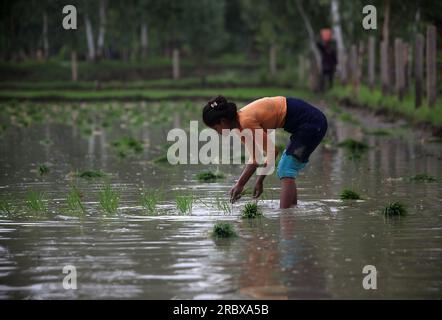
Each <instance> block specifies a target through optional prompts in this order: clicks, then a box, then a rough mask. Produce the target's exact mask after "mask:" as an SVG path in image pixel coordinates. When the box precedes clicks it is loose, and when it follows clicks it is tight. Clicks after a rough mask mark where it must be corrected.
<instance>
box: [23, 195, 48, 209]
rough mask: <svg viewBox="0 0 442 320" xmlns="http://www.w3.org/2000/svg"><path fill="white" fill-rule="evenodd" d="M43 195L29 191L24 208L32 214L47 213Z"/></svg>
mask: <svg viewBox="0 0 442 320" xmlns="http://www.w3.org/2000/svg"><path fill="white" fill-rule="evenodd" d="M44 201H45V193H43V192H36V191H29V192H28V193H27V195H26V207H27V208H28V209H29V210H31V211H34V212H45V211H47V208H46V205H45V202H44Z"/></svg>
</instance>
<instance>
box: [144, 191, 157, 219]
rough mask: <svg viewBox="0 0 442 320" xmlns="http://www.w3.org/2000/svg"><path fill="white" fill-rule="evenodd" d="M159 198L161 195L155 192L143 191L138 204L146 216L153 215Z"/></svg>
mask: <svg viewBox="0 0 442 320" xmlns="http://www.w3.org/2000/svg"><path fill="white" fill-rule="evenodd" d="M161 198H162V194H161V193H160V192H159V191H157V190H144V191H143V193H142V194H141V197H140V204H141V206H142V207H143V208H144V209H145V210H146V212H147V213H148V214H153V213H154V212H155V209H156V206H157V204H158V202H160V200H161Z"/></svg>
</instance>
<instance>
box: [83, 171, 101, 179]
mask: <svg viewBox="0 0 442 320" xmlns="http://www.w3.org/2000/svg"><path fill="white" fill-rule="evenodd" d="M76 176H77V177H79V178H83V179H96V178H103V177H105V176H106V174H105V173H104V172H103V171H101V170H86V171H82V172H77V173H76Z"/></svg>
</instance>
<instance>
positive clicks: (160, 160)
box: [152, 155, 169, 164]
mask: <svg viewBox="0 0 442 320" xmlns="http://www.w3.org/2000/svg"><path fill="white" fill-rule="evenodd" d="M152 162H153V163H156V164H164V163H169V162H168V160H167V155H163V156H159V157H156V158H154V159H152Z"/></svg>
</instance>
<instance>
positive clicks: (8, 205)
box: [0, 199, 14, 214]
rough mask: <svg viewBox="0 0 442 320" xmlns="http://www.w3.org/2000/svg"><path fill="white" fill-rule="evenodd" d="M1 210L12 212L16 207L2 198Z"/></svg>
mask: <svg viewBox="0 0 442 320" xmlns="http://www.w3.org/2000/svg"><path fill="white" fill-rule="evenodd" d="M0 212H2V213H7V214H12V213H13V212H14V207H13V206H12V204H11V203H9V202H8V200H6V199H0Z"/></svg>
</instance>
